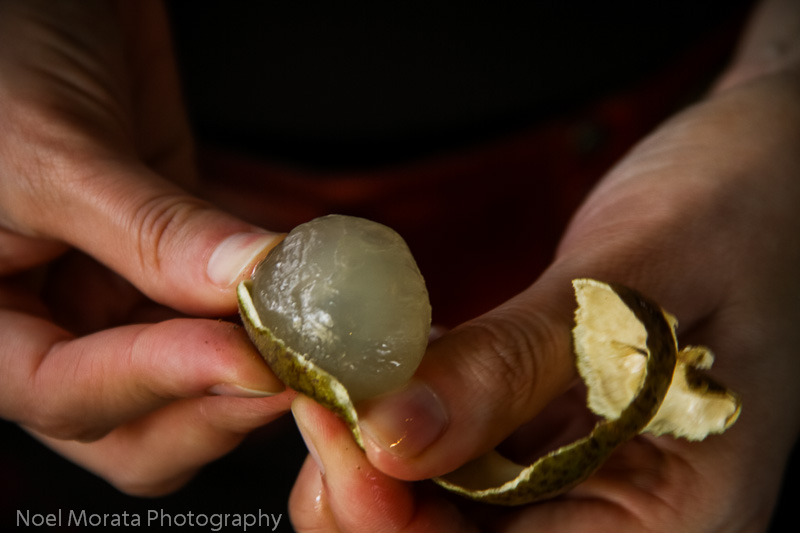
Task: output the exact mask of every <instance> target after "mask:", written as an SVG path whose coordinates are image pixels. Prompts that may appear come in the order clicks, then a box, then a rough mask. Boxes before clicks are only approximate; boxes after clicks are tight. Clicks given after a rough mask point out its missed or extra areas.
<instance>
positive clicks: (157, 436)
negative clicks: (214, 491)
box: [0, 0, 290, 495]
mask: <svg viewBox="0 0 800 533" xmlns="http://www.w3.org/2000/svg"><path fill="white" fill-rule="evenodd" d="M0 123H2V124H3V132H2V135H0V276H2V278H1V279H0V416H2V417H3V418H6V419H9V420H13V421H15V422H18V423H20V424H21V425H22V426H23V427H25V428H26V429H28V430H29V431H30V432H31V433H33V434H34V435H35V436H36V437H37V438H39V439H41V440H42V441H44V442H45V443H47V444H48V445H49V446H51V447H52V448H53V449H55V450H56V451H58V452H60V453H62V454H64V455H65V456H66V457H68V458H70V459H72V460H73V461H76V462H77V463H79V464H81V465H83V466H84V467H86V468H88V469H89V470H92V471H94V472H96V473H97V474H99V475H100V476H102V477H104V478H106V479H108V480H109V481H110V482H111V483H113V484H115V485H116V486H117V487H119V488H120V489H122V490H124V491H127V492H130V493H134V494H141V495H145V494H146V495H153V494H160V493H163V492H167V491H170V490H173V489H175V488H177V487H178V486H180V485H181V484H182V483H183V482H185V481H186V480H187V479H188V478H189V477H190V476H191V475H192V473H193V472H194V471H195V470H197V469H198V468H199V467H200V466H202V465H203V464H204V463H206V462H208V461H210V460H212V459H215V458H216V457H218V456H220V455H222V454H224V453H225V452H227V451H228V450H230V449H231V448H232V447H234V446H235V445H236V444H237V443H238V442H239V441H240V440H241V439H242V438H243V436H244V435H245V434H246V433H247V431H249V430H250V429H252V428H254V427H256V426H259V425H261V424H264V423H266V422H268V421H269V420H271V419H273V418H274V417H276V416H278V415H279V414H280V413H282V412H284V411H285V410H286V409H287V408H288V405H289V402H290V397H289V396H288V395H287V394H284V395H277V396H273V395H275V394H277V393H279V392H280V391H282V390H283V387H282V385H281V384H280V383H279V381H278V380H277V379H276V378H275V376H274V375H273V374H272V373H271V372H270V371H269V369H268V368H267V367H266V365H265V364H264V362H263V361H262V360H261V358H260V357H259V356H258V354H257V353H255V351H254V350H253V348H252V347H251V345H250V344H249V342H248V341H247V339H246V336H245V334H244V332H243V330H242V329H240V328H237V327H235V326H234V325H232V324H226V323H223V322H219V321H217V320H201V319H187V318H180V317H181V316H183V314H187V315H194V316H198V315H201V316H210V317H219V316H227V315H230V314H232V313H233V312H235V309H236V298H235V294H234V287H235V284H236V282H237V281H238V280H239V279H241V278H242V277H244V276H246V275H247V274H248V273H249V269H250V268H252V265H253V264H254V262H255V261H256V260H257V258H258V256H259V254H262V253H265V252H266V250H267V249H268V248H269V247H270V246H271V245H274V243H275V241H276V236H275V235H273V234H270V233H267V232H264V231H262V230H260V229H258V228H254V227H252V226H250V225H249V224H246V223H244V222H242V221H240V220H238V219H236V218H234V217H232V216H230V215H227V214H225V213H222V212H219V211H217V210H215V209H214V208H213V207H212V206H211V205H209V204H207V203H205V202H203V201H200V200H198V199H197V198H194V197H192V196H190V195H189V194H187V193H186V192H184V188H191V187H192V186H193V182H194V168H193V166H192V142H191V137H190V135H189V130H188V127H187V125H186V120H185V117H184V116H183V113H182V106H181V102H180V98H179V90H178V85H177V82H176V76H175V71H174V65H173V61H172V52H171V50H170V46H169V39H168V35H167V26H166V20H165V16H164V13H163V11H162V9H161V6H160V5H159V4H157V3H155V2H107V1H95V0H91V1H85V0H76V1H63V2H50V1H48V0H44V1H29V0H24V1H22V0H20V1H17V0H3V1H2V2H0ZM270 396H271V397H270Z"/></svg>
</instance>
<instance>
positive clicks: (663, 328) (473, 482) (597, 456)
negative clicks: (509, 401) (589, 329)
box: [436, 280, 677, 505]
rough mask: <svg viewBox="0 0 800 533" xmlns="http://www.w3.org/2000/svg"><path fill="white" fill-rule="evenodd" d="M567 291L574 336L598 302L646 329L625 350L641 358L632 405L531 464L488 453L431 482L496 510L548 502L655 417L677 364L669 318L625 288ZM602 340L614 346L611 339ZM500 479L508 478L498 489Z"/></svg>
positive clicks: (581, 284) (588, 285) (579, 346)
mask: <svg viewBox="0 0 800 533" xmlns="http://www.w3.org/2000/svg"><path fill="white" fill-rule="evenodd" d="M573 286H574V287H575V291H576V294H577V296H578V301H579V304H580V307H579V308H578V311H577V312H576V321H577V323H578V325H577V326H576V330H578V331H580V328H582V327H583V326H584V325H585V324H586V322H587V320H586V318H587V317H586V314H587V313H588V314H591V313H592V312H593V310H592V309H591V308H590V307H591V305H592V304H593V303H596V302H597V299H598V298H599V299H600V300H601V301H602V303H603V304H604V306H607V305H611V304H616V307H617V309H616V311H617V312H619V311H622V313H619V314H620V317H623V318H624V319H625V320H626V321H628V322H630V320H635V321H636V322H638V323H639V324H647V331H646V334H645V335H644V336H643V338H644V340H645V342H644V345H643V346H630V347H629V349H632V350H633V351H634V352H635V353H641V352H642V351H644V352H645V354H646V365H645V366H644V375H643V378H644V379H643V380H641V383H640V384H639V386H638V390H637V391H636V392H635V395H634V397H633V398H632V401H630V402H629V403H628V404H627V406H626V407H625V408H624V409H623V410H622V411H621V412H620V413H619V416H618V417H616V418H614V419H606V420H604V421H602V422H600V423H598V424H597V426H595V428H594V430H593V431H592V432H591V433H590V434H589V435H588V436H586V437H584V438H582V439H579V440H577V441H575V442H573V443H571V444H568V445H566V446H563V447H561V448H559V449H558V450H555V451H553V452H551V453H549V454H547V455H545V456H544V457H542V458H540V459H539V460H537V461H536V462H535V463H533V464H532V465H529V466H522V465H516V464H515V463H513V462H512V461H510V460H508V459H506V458H504V457H503V456H501V455H500V454H498V453H497V452H494V451H493V452H490V453H489V454H487V455H484V456H482V457H480V458H478V459H477V460H475V461H473V462H471V463H468V464H466V465H464V466H463V467H461V468H459V469H458V470H456V471H455V472H452V473H450V474H447V475H445V476H442V477H440V478H438V479H436V482H437V483H439V484H440V485H442V486H443V487H445V488H447V489H448V490H451V491H453V492H456V493H459V494H461V495H463V496H466V497H468V498H471V499H474V500H479V501H482V502H486V503H493V504H499V505H521V504H525V503H530V502H535V501H538V500H543V499H546V498H552V497H553V496H557V495H558V494H561V493H563V492H566V491H567V490H569V489H570V488H572V487H574V486H575V485H577V484H579V483H580V482H582V481H584V480H585V479H586V478H588V477H589V476H590V475H591V474H592V473H594V472H595V471H596V470H597V469H598V468H599V467H600V466H601V465H602V464H603V462H605V460H606V459H607V458H608V456H609V455H610V454H611V452H613V451H614V449H616V448H617V447H618V446H619V445H620V444H622V443H623V442H625V441H627V440H628V439H630V438H632V437H634V436H635V435H637V434H638V433H640V432H641V431H642V430H643V429H644V428H645V427H646V426H647V424H648V423H649V422H650V420H651V419H652V418H653V417H654V416H655V415H656V413H657V412H658V410H659V407H660V406H661V402H662V400H663V399H664V397H665V396H666V394H667V389H668V388H669V386H670V382H671V381H672V374H673V370H674V368H675V365H676V361H677V349H676V341H675V334H674V329H673V327H672V324H671V323H670V322H671V321H670V319H669V318H668V316H667V315H666V314H665V313H664V312H663V311H662V310H661V308H660V307H659V306H658V305H656V304H655V303H654V302H652V301H651V300H649V299H647V298H645V297H644V296H642V295H641V294H639V293H637V292H635V291H633V290H632V289H629V288H627V287H623V286H621V285H611V284H602V283H599V282H596V281H592V280H575V281H574V282H573ZM590 302H591V303H590ZM587 304H588V305H589V308H587ZM619 304H622V306H623V307H624V309H622V308H620V306H619ZM626 315H628V316H626ZM642 329H644V327H643V326H642ZM576 337H577V335H576ZM640 337H641V336H640ZM608 339H609V341H611V342H612V344H613V343H614V340H613V339H612V338H611V337H608ZM585 348H586V346H585V345H584V343H583V342H577V339H576V351H578V359H579V360H580V359H582V358H583V357H586V355H585V353H584V355H583V357H582V356H581V350H584V349H585ZM580 366H581V365H580V364H579V368H580ZM582 374H583V372H582ZM584 379H586V376H584ZM587 384H589V383H588V381H587ZM590 386H591V385H590ZM493 473H502V474H501V475H500V476H498V475H495V474H493ZM503 475H504V476H508V477H509V479H507V480H505V481H504V482H503V483H502V484H498V481H501V480H502V479H503Z"/></svg>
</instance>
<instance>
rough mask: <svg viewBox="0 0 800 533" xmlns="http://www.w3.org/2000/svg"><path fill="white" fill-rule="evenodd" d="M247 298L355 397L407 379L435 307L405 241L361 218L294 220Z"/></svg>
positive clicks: (266, 321) (284, 338) (421, 351)
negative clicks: (301, 222) (296, 222)
mask: <svg viewBox="0 0 800 533" xmlns="http://www.w3.org/2000/svg"><path fill="white" fill-rule="evenodd" d="M252 297H253V305H254V307H255V310H256V312H257V313H258V316H259V318H260V320H261V322H262V324H263V325H264V326H265V327H267V328H268V329H270V330H271V331H272V333H273V334H274V336H275V337H277V338H278V339H281V340H282V341H283V342H284V343H285V344H286V346H288V347H290V348H291V349H292V350H293V351H295V352H297V353H299V354H302V355H303V356H304V357H306V358H308V359H309V360H311V361H313V362H314V363H315V364H316V365H318V366H319V367H320V368H322V369H324V370H325V371H327V372H328V373H330V374H331V375H332V376H335V377H336V379H338V380H339V381H340V382H341V383H342V385H344V387H345V388H346V389H347V392H348V393H349V395H350V398H351V400H352V401H354V402H355V401H358V400H361V399H364V398H368V397H371V396H375V395H377V394H380V393H383V392H387V391H389V390H392V389H394V388H397V387H399V386H401V385H402V384H404V383H405V382H406V381H408V379H409V378H410V377H411V375H412V374H413V373H414V371H415V370H416V368H417V366H418V365H419V362H420V360H421V359H422V355H423V354H424V352H425V347H426V346H427V342H428V335H429V332H430V323H431V308H430V304H429V301H428V293H427V289H426V288H425V282H424V280H423V278H422V275H421V274H420V272H419V269H418V268H417V265H416V263H415V262H414V258H413V257H412V255H411V252H410V251H409V249H408V246H407V245H406V243H405V242H404V241H403V239H402V238H401V237H400V236H399V235H398V234H397V233H395V232H394V231H393V230H391V229H390V228H388V227H386V226H383V225H381V224H378V223H376V222H372V221H369V220H365V219H362V218H356V217H347V216H341V215H330V216H326V217H322V218H318V219H315V220H312V221H310V222H308V223H306V224H302V225H300V226H298V227H297V228H295V229H294V230H293V231H292V232H291V233H289V235H288V236H287V237H286V239H284V240H283V242H281V244H279V245H278V247H276V248H275V249H274V250H272V251H271V252H270V254H269V256H268V257H267V258H266V259H265V260H264V261H263V262H262V263H261V264H260V265H259V266H258V268H257V269H256V272H255V275H254V277H253V285H252Z"/></svg>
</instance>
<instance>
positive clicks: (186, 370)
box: [0, 311, 283, 440]
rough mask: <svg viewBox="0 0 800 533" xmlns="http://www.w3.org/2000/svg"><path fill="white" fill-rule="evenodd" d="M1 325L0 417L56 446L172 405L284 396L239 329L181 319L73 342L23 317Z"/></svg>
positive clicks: (6, 316)
mask: <svg viewBox="0 0 800 533" xmlns="http://www.w3.org/2000/svg"><path fill="white" fill-rule="evenodd" d="M0 320H1V321H2V324H3V326H4V328H3V329H2V331H0V409H2V411H0V416H2V417H3V418H6V419H9V420H13V421H16V422H18V423H21V424H23V425H26V426H28V427H30V428H32V429H34V430H37V431H39V432H40V433H43V434H45V435H49V436H51V437H55V438H61V439H78V440H93V439H97V438H99V437H101V436H102V435H104V434H105V433H107V432H108V431H110V430H111V429H112V428H114V427H116V426H118V425H120V424H122V423H124V422H127V421H129V420H132V419H135V418H138V417H140V416H142V415H143V414H145V413H147V412H150V411H152V410H155V409H157V408H159V407H162V406H164V405H166V404H167V403H169V402H171V401H173V400H175V399H180V398H194V397H200V396H206V395H229V396H243V397H253V396H256V397H257V396H268V395H271V394H274V393H277V392H279V391H281V390H283V385H282V384H281V383H280V382H279V381H278V379H277V378H276V377H275V376H274V374H272V372H271V371H270V370H269V369H268V367H267V366H266V364H265V363H264V361H263V360H262V359H261V357H260V356H259V355H258V353H257V352H256V351H255V349H254V348H253V347H252V345H251V344H250V342H249V341H248V339H247V337H246V334H245V333H244V331H243V330H242V329H241V328H239V327H237V326H235V325H233V324H227V323H224V322H218V321H207V320H188V319H176V320H170V321H167V322H161V323H158V324H152V325H136V326H125V327H120V328H115V329H110V330H104V331H102V332H99V333H95V334H92V335H88V336H86V337H81V338H77V339H76V338H72V337H71V336H70V335H69V334H67V333H66V332H64V331H63V330H61V329H59V328H57V327H56V326H53V325H52V324H50V323H48V322H46V321H45V320H42V319H39V318H35V317H31V316H28V315H24V314H21V313H15V312H11V311H0Z"/></svg>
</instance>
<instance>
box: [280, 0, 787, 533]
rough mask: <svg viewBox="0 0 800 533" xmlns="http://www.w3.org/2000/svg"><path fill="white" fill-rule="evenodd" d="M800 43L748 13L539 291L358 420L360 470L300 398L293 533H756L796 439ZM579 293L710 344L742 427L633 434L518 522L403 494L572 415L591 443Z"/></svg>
mask: <svg viewBox="0 0 800 533" xmlns="http://www.w3.org/2000/svg"><path fill="white" fill-rule="evenodd" d="M798 29H800V5H798V3H797V2H793V1H791V0H773V1H767V2H765V3H763V4H762V5H761V6H759V9H758V10H757V11H756V12H755V14H754V16H753V18H752V20H751V21H750V24H749V29H748V31H747V32H746V34H745V36H744V37H743V41H742V45H741V48H740V50H739V51H738V54H737V56H736V58H735V60H734V62H733V63H732V65H731V66H730V68H729V69H728V70H727V71H726V72H725V73H724V75H723V76H722V77H721V78H720V79H719V81H718V83H717V84H716V85H715V87H714V88H713V90H711V91H710V92H709V94H708V96H707V97H705V98H704V99H702V101H699V102H697V103H696V104H694V105H692V106H691V107H689V108H687V109H685V110H684V111H682V112H680V113H679V114H678V115H676V116H675V117H673V118H671V119H670V120H668V121H667V122H666V123H664V124H663V125H662V126H661V127H659V128H658V129H657V130H656V131H654V132H653V133H652V134H651V135H649V136H648V137H647V138H645V139H644V140H643V141H642V142H640V143H639V144H638V145H637V146H636V147H635V148H634V149H633V150H632V151H631V152H630V153H629V154H628V155H627V156H626V157H625V158H624V159H623V160H622V161H620V162H619V164H617V165H616V166H615V167H614V168H613V169H612V170H611V171H610V172H609V173H608V174H607V175H606V176H605V177H604V178H603V179H602V180H601V182H600V183H599V184H598V186H597V187H596V188H595V190H594V191H593V192H592V193H591V194H590V196H589V197H588V199H587V200H586V202H585V203H584V205H583V206H582V207H581V208H580V209H579V211H578V212H577V213H576V214H575V216H574V218H573V220H572V222H571V224H570V226H569V228H568V229H567V231H566V233H565V235H564V236H563V239H562V241H561V244H560V246H559V249H558V252H557V256H556V258H555V260H554V261H553V263H552V265H551V266H550V267H549V268H548V269H547V270H546V271H545V272H544V274H543V275H542V276H541V277H539V279H537V280H536V281H535V282H534V283H533V284H532V285H531V286H530V287H529V288H528V289H527V290H525V291H524V292H523V293H521V294H519V295H518V296H516V297H515V298H513V299H511V300H510V301H508V302H507V303H505V304H503V305H501V306H500V307H498V308H497V309H495V310H493V311H491V312H489V313H487V314H485V315H484V316H482V317H479V318H477V319H476V320H473V321H471V322H468V323H465V324H463V325H461V326H460V327H458V328H455V329H454V330H452V331H451V332H449V333H447V334H445V335H444V336H443V337H441V338H440V339H438V340H437V341H435V342H433V343H432V344H431V345H430V347H429V350H428V353H427V354H426V356H425V358H424V359H423V362H422V365H421V366H420V368H419V370H418V371H417V373H416V375H415V377H414V380H413V381H412V384H411V385H409V386H408V387H407V388H406V389H405V390H403V391H401V392H399V393H396V394H393V395H390V396H386V397H383V398H379V399H376V400H373V401H370V402H367V403H366V404H365V405H362V406H360V407H359V413H360V416H361V419H362V429H364V434H365V443H366V452H365V453H363V452H362V451H360V450H359V449H358V448H357V447H356V446H355V445H354V444H353V442H352V438H351V437H350V436H349V434H348V432H347V430H346V429H345V428H344V426H343V425H342V423H341V422H340V421H339V420H338V419H336V417H335V416H332V415H331V414H330V413H329V412H327V411H325V410H324V409H322V408H320V407H319V406H318V405H316V404H314V403H313V402H311V401H310V400H308V399H307V398H304V397H298V398H297V399H296V400H295V401H294V404H293V407H292V409H293V413H294V415H295V418H296V420H297V422H298V426H299V427H300V429H301V431H302V433H303V436H304V438H305V440H306V442H307V443H308V446H309V449H310V451H311V454H310V457H309V459H308V460H307V461H306V463H305V464H304V466H303V469H302V471H301V472H300V474H299V476H298V479H297V482H296V485H295V488H294V491H293V493H292V496H291V500H290V510H291V515H292V520H293V524H294V526H295V528H296V529H297V530H298V531H315V532H322V531H348V532H358V531H384V532H389V531H398V532H399V531H403V532H417V531H478V530H481V531H483V530H485V531H502V532H516V531H554V532H555V531H558V532H561V531H564V532H570V531H576V532H577V531H614V532H618V531H686V532H710V531H726V532H732V531H764V530H765V529H766V528H767V525H768V523H769V519H770V516H771V513H772V509H773V507H774V504H775V500H776V497H777V494H778V491H779V487H780V481H781V475H782V472H783V467H784V466H785V463H786V459H787V457H788V454H789V452H790V450H791V448H792V446H793V444H794V443H795V441H796V439H797V436H798V429H800V428H799V426H800V393H798V391H797V388H796V387H795V385H794V382H795V381H796V376H797V375H799V374H798V373H799V372H800V358H798V357H797V354H796V346H798V343H799V342H800V333H799V332H798V330H797V327H796V324H797V321H798V320H799V319H800V306H798V304H797V302H798V301H800V281H798V276H797V272H798V271H800V248H798V246H797V244H796V239H797V235H798V234H799V232H800V209H798V206H800V179H799V177H800V150H798V146H800V31H798ZM578 277H591V278H596V279H600V280H607V281H615V282H619V283H623V284H626V285H629V286H631V287H634V288H636V289H638V290H640V291H642V292H644V293H645V294H647V295H649V296H651V297H652V298H653V299H655V300H656V301H658V302H660V303H661V304H662V305H663V306H664V308H665V309H667V310H669V311H670V312H672V313H674V314H675V315H676V316H677V317H678V318H679V320H680V326H679V330H678V332H679V342H680V344H682V345H685V344H691V343H694V344H704V345H707V346H709V347H710V348H711V349H712V350H713V351H714V353H715V354H716V362H715V365H714V367H713V370H712V372H711V373H712V375H713V376H715V377H716V378H718V379H719V380H720V381H721V382H723V383H725V384H726V385H728V386H729V387H730V388H731V389H732V390H735V391H737V392H738V393H740V394H741V397H742V403H743V410H742V414H741V417H740V418H739V420H738V422H737V423H736V424H735V425H734V426H733V427H732V428H731V429H729V430H728V431H727V432H726V433H724V434H723V435H715V436H711V437H709V438H707V439H706V440H704V441H702V442H687V441H684V440H679V439H674V438H671V437H659V438H655V437H652V436H639V437H637V438H635V439H633V440H632V441H630V442H628V443H626V444H624V445H623V446H622V447H621V448H620V449H619V450H618V451H617V452H616V453H615V454H614V455H613V456H612V458H611V459H610V460H609V462H608V463H607V464H606V465H605V466H604V467H603V468H602V469H601V470H599V471H598V472H597V473H596V474H595V475H594V476H593V477H591V478H590V479H589V480H588V481H586V482H585V483H583V484H581V485H580V486H578V487H577V488H575V489H573V490H572V491H570V492H569V493H568V494H566V495H565V496H563V497H560V498H557V499H555V500H552V501H548V502H542V503H537V504H533V505H529V506H524V507H520V508H514V509H506V508H491V509H489V508H487V507H486V506H482V505H477V504H473V503H470V502H467V501H462V500H458V499H457V498H453V497H451V496H450V495H447V494H446V493H444V492H443V491H440V490H437V489H436V488H434V487H432V486H429V485H428V484H425V483H422V484H414V483H409V481H412V480H422V479H426V478H430V477H433V476H437V475H441V474H443V473H446V472H448V471H450V470H452V469H454V468H457V467H458V466H460V465H461V464H463V463H465V462H466V461H468V460H469V459H471V458H474V457H476V456H478V455H480V454H482V453H484V452H486V451H487V450H489V449H491V448H493V447H495V446H497V445H498V444H500V443H501V441H504V440H505V439H506V438H507V437H509V436H511V437H512V438H513V437H514V435H515V434H516V435H522V436H527V437H529V438H532V440H533V441H537V442H538V441H541V440H543V439H544V437H543V436H542V435H547V433H548V431H550V432H551V433H557V432H558V431H559V430H563V429H564V425H565V424H568V423H569V420H571V418H569V417H573V416H574V417H575V420H576V421H577V422H576V423H575V426H576V427H573V428H567V429H566V432H567V433H568V434H573V433H575V432H576V429H580V428H583V429H586V424H584V423H583V422H581V421H580V415H577V414H576V413H580V412H581V406H580V403H581V402H582V401H583V399H582V397H581V394H580V389H578V388H575V386H574V383H575V370H574V361H573V356H572V355H571V351H570V330H571V328H572V326H573V316H572V313H573V311H574V306H575V304H574V298H573V296H572V294H571V286H570V280H571V279H573V278H578ZM537 414H542V415H543V416H541V417H537ZM565 420H566V421H567V422H565ZM556 421H557V422H556ZM587 432H588V429H587ZM531 436H532V437H531ZM531 451H533V450H531Z"/></svg>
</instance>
